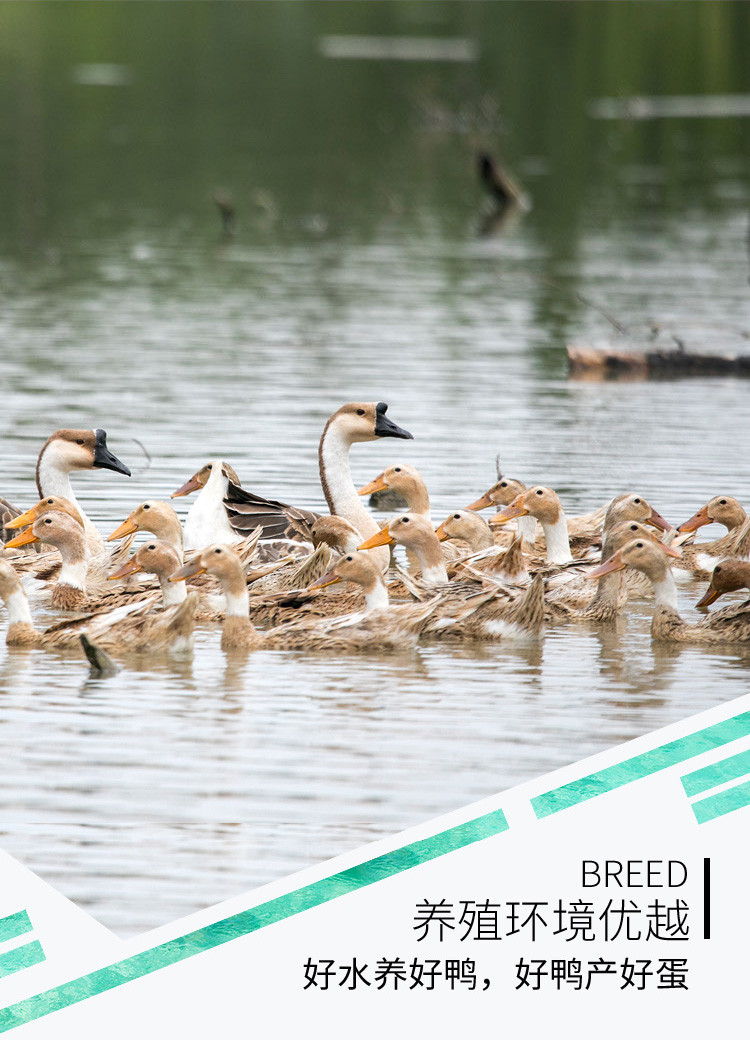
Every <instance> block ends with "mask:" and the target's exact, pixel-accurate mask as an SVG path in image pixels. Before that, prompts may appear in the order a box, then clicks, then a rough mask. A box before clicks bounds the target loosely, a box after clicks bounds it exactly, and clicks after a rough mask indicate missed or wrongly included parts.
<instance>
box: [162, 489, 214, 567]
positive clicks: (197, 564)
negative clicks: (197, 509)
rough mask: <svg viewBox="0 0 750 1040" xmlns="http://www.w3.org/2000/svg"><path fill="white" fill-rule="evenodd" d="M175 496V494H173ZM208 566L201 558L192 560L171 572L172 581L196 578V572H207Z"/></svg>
mask: <svg viewBox="0 0 750 1040" xmlns="http://www.w3.org/2000/svg"><path fill="white" fill-rule="evenodd" d="M172 497H173V498H174V496H172ZM205 571H206V568H205V567H204V566H203V565H202V564H201V561H200V559H197V560H192V561H191V562H190V563H186V564H185V566H184V567H180V568H179V570H176V571H175V572H174V574H170V576H169V580H170V581H185V580H186V579H187V578H194V577H195V575H196V574H205Z"/></svg>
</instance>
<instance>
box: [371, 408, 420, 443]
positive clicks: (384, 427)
mask: <svg viewBox="0 0 750 1040" xmlns="http://www.w3.org/2000/svg"><path fill="white" fill-rule="evenodd" d="M387 411H388V405H387V404H385V403H384V402H383V401H380V403H379V404H376V405H375V436H376V437H400V438H401V440H404V441H413V440H414V436H413V434H411V433H409V431H408V430H402V429H401V427H400V426H396V424H395V422H391V420H390V419H388V418H387V417H386V414H385V413H386V412H387Z"/></svg>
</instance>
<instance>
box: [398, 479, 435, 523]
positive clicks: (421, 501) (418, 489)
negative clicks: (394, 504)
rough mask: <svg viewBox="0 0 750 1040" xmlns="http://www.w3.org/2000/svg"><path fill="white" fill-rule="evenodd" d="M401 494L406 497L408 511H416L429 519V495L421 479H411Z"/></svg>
mask: <svg viewBox="0 0 750 1040" xmlns="http://www.w3.org/2000/svg"><path fill="white" fill-rule="evenodd" d="M403 496H404V498H405V499H406V505H407V510H408V512H409V513H418V514H419V515H420V516H423V517H424V518H425V519H426V520H429V519H430V496H429V494H428V493H427V488H426V486H425V484H424V481H422V480H412V481H409V484H408V485H407V486H406V487H405V488H404V491H403Z"/></svg>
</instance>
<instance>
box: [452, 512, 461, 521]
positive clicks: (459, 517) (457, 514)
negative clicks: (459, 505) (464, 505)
mask: <svg viewBox="0 0 750 1040" xmlns="http://www.w3.org/2000/svg"><path fill="white" fill-rule="evenodd" d="M453 519H454V520H460V519H461V514H460V513H454V514H453Z"/></svg>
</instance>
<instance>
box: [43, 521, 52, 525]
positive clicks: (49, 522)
mask: <svg viewBox="0 0 750 1040" xmlns="http://www.w3.org/2000/svg"><path fill="white" fill-rule="evenodd" d="M44 522H45V524H51V523H52V521H51V520H45V521H44Z"/></svg>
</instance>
